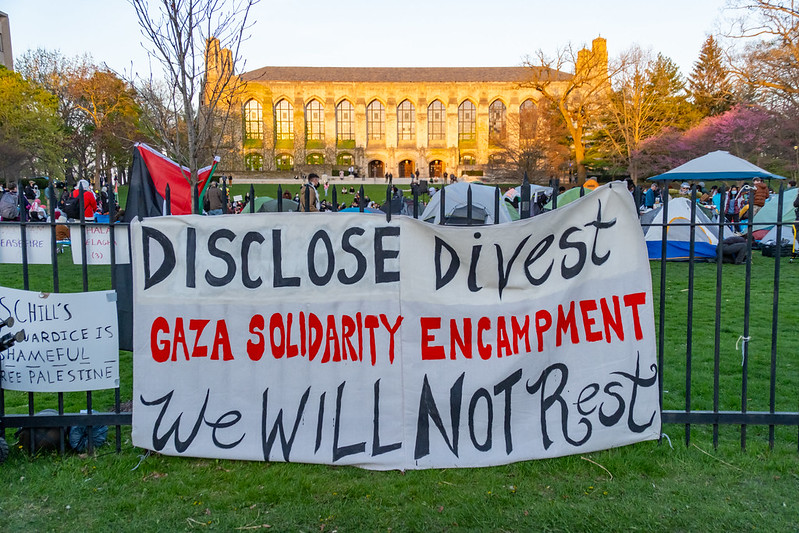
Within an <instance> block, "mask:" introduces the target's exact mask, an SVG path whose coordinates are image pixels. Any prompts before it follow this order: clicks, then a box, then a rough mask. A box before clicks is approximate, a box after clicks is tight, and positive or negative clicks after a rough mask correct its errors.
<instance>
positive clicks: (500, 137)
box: [488, 100, 507, 144]
mask: <svg viewBox="0 0 799 533" xmlns="http://www.w3.org/2000/svg"><path fill="white" fill-rule="evenodd" d="M506 134H507V130H506V119H505V104H503V103H502V101H501V100H494V101H493V102H491V105H490V106H488V143H489V144H502V143H504V142H505V136H506Z"/></svg>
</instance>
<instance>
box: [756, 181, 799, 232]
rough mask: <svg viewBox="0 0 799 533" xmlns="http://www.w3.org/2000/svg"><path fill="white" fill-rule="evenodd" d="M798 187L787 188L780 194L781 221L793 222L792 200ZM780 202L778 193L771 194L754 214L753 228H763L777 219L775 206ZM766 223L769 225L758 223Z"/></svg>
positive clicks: (794, 215) (794, 216) (794, 217)
mask: <svg viewBox="0 0 799 533" xmlns="http://www.w3.org/2000/svg"><path fill="white" fill-rule="evenodd" d="M797 192H799V189H797V188H796V187H794V188H793V189H787V190H786V191H785V193H784V194H783V196H782V221H783V222H793V221H794V220H796V213H795V211H794V208H793V201H794V200H796V194H797ZM779 203H780V196H779V194H772V195H771V196H770V197H769V198H768V200H766V205H764V206H763V207H761V208H760V211H758V212H757V214H756V215H755V224H756V225H755V229H756V230H757V229H764V228H766V227H769V226H771V225H773V224H774V222H776V221H777V207H778V206H779ZM762 223H767V224H769V226H761V225H758V224H762Z"/></svg>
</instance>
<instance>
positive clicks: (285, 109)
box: [275, 99, 294, 141]
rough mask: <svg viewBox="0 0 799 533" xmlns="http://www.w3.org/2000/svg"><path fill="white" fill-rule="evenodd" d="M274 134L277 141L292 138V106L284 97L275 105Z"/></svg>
mask: <svg viewBox="0 0 799 533" xmlns="http://www.w3.org/2000/svg"><path fill="white" fill-rule="evenodd" d="M275 136H276V138H277V140H278V141H291V140H293V139H294V106H293V105H291V104H290V103H289V101H288V100H285V99H284V100H281V101H279V102H278V103H277V105H276V106H275Z"/></svg>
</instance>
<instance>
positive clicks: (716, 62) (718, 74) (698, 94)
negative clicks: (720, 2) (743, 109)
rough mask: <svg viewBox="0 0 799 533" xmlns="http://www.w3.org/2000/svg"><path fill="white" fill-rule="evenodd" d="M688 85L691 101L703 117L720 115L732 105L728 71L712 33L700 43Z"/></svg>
mask: <svg viewBox="0 0 799 533" xmlns="http://www.w3.org/2000/svg"><path fill="white" fill-rule="evenodd" d="M688 85H689V87H690V92H691V98H692V99H693V103H694V105H695V106H696V107H697V110H698V111H699V113H701V115H702V116H703V117H707V116H714V115H720V114H721V113H724V112H725V111H728V110H729V109H730V108H731V107H732V105H733V90H732V89H733V88H732V82H731V81H730V72H729V70H728V69H727V67H725V66H724V63H723V61H722V50H721V47H720V46H719V44H718V41H716V40H715V39H714V37H713V36H712V35H708V37H707V39H706V40H705V43H704V44H703V45H702V50H700V52H699V60H698V61H697V62H696V63H694V69H693V71H692V72H691V77H690V78H689V79H688Z"/></svg>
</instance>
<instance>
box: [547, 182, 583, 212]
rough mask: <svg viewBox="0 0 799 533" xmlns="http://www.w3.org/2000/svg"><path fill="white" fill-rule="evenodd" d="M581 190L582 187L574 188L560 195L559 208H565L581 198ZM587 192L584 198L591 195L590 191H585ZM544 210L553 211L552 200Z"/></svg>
mask: <svg viewBox="0 0 799 533" xmlns="http://www.w3.org/2000/svg"><path fill="white" fill-rule="evenodd" d="M580 189H581V187H574V188H572V189H569V190H568V191H565V192H562V193H560V194H559V195H558V207H563V206H564V205H566V204H569V203H571V202H573V201H575V200H576V199H578V198H579V197H580ZM583 190H584V191H585V192H584V193H583V196H586V195H589V194H591V191H590V190H589V189H583ZM544 209H546V210H549V211H551V210H552V200H550V201H549V202H548V203H547V205H545V206H544Z"/></svg>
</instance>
